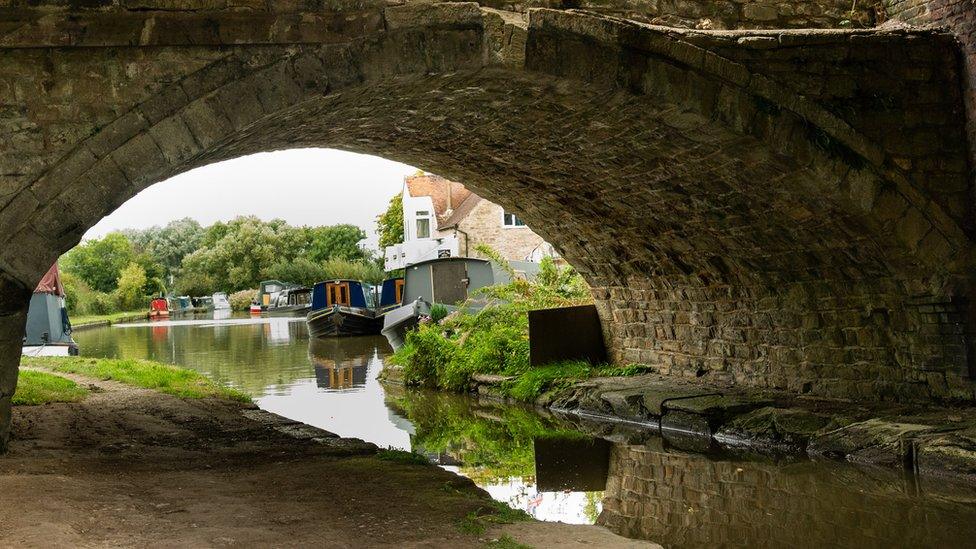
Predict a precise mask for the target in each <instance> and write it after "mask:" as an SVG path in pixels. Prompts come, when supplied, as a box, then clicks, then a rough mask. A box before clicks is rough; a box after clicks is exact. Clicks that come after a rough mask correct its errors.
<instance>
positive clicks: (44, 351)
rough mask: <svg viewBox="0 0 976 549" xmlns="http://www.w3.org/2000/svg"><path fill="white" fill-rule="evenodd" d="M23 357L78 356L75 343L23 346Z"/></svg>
mask: <svg viewBox="0 0 976 549" xmlns="http://www.w3.org/2000/svg"><path fill="white" fill-rule="evenodd" d="M21 354H23V355H24V356H78V344H77V343H74V342H72V343H67V344H66V343H50V344H47V345H25V346H24V348H23V349H22V350H21Z"/></svg>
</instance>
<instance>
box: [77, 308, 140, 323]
mask: <svg viewBox="0 0 976 549" xmlns="http://www.w3.org/2000/svg"><path fill="white" fill-rule="evenodd" d="M147 311H148V307H147V308H146V309H139V310H137V311H119V312H117V313H109V314H106V315H81V316H72V317H71V325H72V326H75V327H78V326H84V325H85V324H94V323H96V322H104V321H106V320H107V321H109V322H112V323H115V322H119V321H120V320H122V319H127V318H131V317H135V316H141V317H142V318H145V317H146V315H147Z"/></svg>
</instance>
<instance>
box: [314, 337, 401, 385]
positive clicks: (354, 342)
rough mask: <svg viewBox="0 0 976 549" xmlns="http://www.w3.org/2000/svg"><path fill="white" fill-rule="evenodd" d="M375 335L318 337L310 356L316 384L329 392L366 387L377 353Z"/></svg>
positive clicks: (380, 339) (381, 340)
mask: <svg viewBox="0 0 976 549" xmlns="http://www.w3.org/2000/svg"><path fill="white" fill-rule="evenodd" d="M377 341H380V342H382V343H385V342H386V340H385V339H382V338H376V337H352V338H315V339H311V340H309V345H308V357H309V359H310V360H311V361H312V365H314V366H315V384H316V385H318V387H319V388H320V389H324V390H327V391H329V390H330V391H348V390H357V391H361V390H362V389H363V387H365V386H366V374H367V370H368V366H369V361H370V360H371V359H373V358H374V357H375V356H376V350H377V349H376V345H377Z"/></svg>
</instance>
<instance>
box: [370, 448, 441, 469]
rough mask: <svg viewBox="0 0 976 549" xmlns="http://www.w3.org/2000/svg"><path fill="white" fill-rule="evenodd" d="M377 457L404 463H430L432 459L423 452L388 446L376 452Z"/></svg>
mask: <svg viewBox="0 0 976 549" xmlns="http://www.w3.org/2000/svg"><path fill="white" fill-rule="evenodd" d="M376 457H377V458H378V459H381V460H383V461H392V462H393V463H400V464H403V465H430V460H428V459H427V458H426V457H424V456H423V455H421V454H417V453H414V452H405V451H403V450H397V449H395V448H387V449H385V450H380V451H379V452H376Z"/></svg>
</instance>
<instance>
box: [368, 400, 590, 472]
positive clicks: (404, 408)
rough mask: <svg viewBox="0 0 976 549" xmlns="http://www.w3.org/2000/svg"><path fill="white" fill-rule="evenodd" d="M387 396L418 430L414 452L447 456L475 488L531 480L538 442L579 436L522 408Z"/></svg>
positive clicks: (413, 439) (391, 404)
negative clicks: (460, 465)
mask: <svg viewBox="0 0 976 549" xmlns="http://www.w3.org/2000/svg"><path fill="white" fill-rule="evenodd" d="M388 395H389V396H388V400H387V404H388V405H389V406H391V407H392V408H393V409H394V410H396V411H397V413H399V414H400V415H402V416H403V417H406V418H407V419H409V420H410V422H411V423H412V424H413V425H414V427H415V428H416V433H415V434H414V435H413V436H412V437H411V441H412V443H413V445H414V448H415V450H419V451H422V452H425V453H430V454H448V455H451V456H452V457H454V458H455V459H457V460H458V461H460V462H462V463H464V475H465V476H467V477H470V478H471V479H473V480H474V481H475V482H479V483H491V482H494V481H499V480H504V479H507V478H510V477H520V478H527V477H532V476H533V475H534V474H535V453H534V442H533V441H534V440H535V439H536V438H540V437H571V438H578V437H581V436H583V435H581V434H580V433H579V432H578V431H576V430H572V429H567V428H563V427H561V426H560V425H558V424H556V423H553V422H552V421H550V420H547V419H544V418H542V417H540V416H539V415H538V414H535V413H534V412H532V410H529V409H525V408H520V407H515V406H504V405H493V404H482V405H475V404H473V403H472V402H471V401H470V400H467V399H463V398H461V397H459V396H457V395H453V394H450V393H441V392H427V391H424V392H419V391H414V390H400V391H396V389H390V392H389V393H388Z"/></svg>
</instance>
